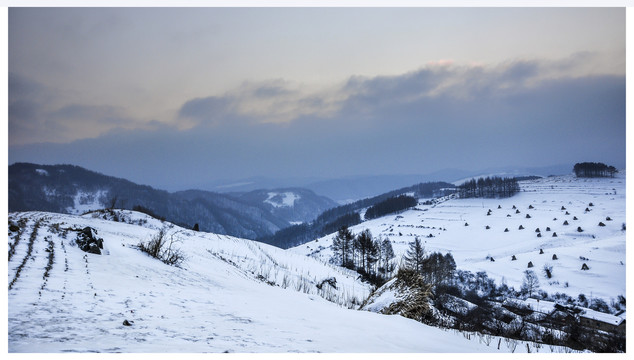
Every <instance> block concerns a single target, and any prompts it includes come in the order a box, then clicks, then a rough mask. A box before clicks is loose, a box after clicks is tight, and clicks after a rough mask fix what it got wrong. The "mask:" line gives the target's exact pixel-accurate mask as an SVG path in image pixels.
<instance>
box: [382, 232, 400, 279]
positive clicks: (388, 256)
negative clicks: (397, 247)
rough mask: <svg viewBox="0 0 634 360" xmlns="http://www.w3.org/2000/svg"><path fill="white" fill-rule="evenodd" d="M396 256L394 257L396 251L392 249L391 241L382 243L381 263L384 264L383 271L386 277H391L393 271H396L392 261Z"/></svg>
mask: <svg viewBox="0 0 634 360" xmlns="http://www.w3.org/2000/svg"><path fill="white" fill-rule="evenodd" d="M395 256H396V255H394V249H393V248H392V242H391V241H390V239H388V238H385V239H383V241H382V242H381V262H382V263H383V269H384V271H385V275H386V276H389V275H390V273H391V272H392V270H394V269H393V265H392V264H390V261H391V260H392V259H394V257H395Z"/></svg>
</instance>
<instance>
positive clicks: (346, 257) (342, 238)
mask: <svg viewBox="0 0 634 360" xmlns="http://www.w3.org/2000/svg"><path fill="white" fill-rule="evenodd" d="M353 239H354V236H353V235H352V233H351V232H350V230H349V229H348V227H347V226H342V227H341V228H340V229H339V231H338V232H337V235H336V236H335V238H334V239H333V240H332V250H333V252H334V257H335V259H336V261H337V263H338V264H339V265H340V266H344V267H347V268H351V267H353V266H354V265H353V263H352V258H351V255H352V251H353V248H352V247H353V244H352V241H353Z"/></svg>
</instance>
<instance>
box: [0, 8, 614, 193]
mask: <svg viewBox="0 0 634 360" xmlns="http://www.w3.org/2000/svg"><path fill="white" fill-rule="evenodd" d="M8 21H9V27H8V31H9V32H8V40H9V41H8V46H9V52H8V60H9V61H8V66H9V88H8V89H9V93H8V95H9V164H11V163H14V162H17V161H28V162H34V163H42V164H59V163H70V164H76V165H80V166H84V167H87V168H89V169H91V170H96V171H99V172H103V173H105V174H108V175H114V176H118V177H124V178H127V179H130V180H132V181H135V182H139V183H143V184H149V185H152V186H155V187H160V188H168V189H172V190H174V189H178V188H184V187H188V186H189V185H190V184H194V183H197V184H199V183H203V182H205V181H212V180H217V179H240V178H246V177H251V176H266V177H276V178H283V177H332V178H336V177H341V176H349V175H358V174H412V173H421V174H422V173H431V172H434V171H437V170H441V169H446V168H458V169H466V170H478V169H486V168H491V167H498V166H517V167H525V166H548V165H555V164H566V163H570V164H571V167H572V165H573V164H574V163H576V162H580V161H601V162H605V163H609V164H613V165H615V166H617V167H624V166H625V142H626V141H625V122H626V121H625V9H624V8H471V9H469V8H373V9H362V8H286V9H284V8H255V9H254V8H198V9H192V8H183V9H178V8H81V9H74V8H11V9H9V18H8Z"/></svg>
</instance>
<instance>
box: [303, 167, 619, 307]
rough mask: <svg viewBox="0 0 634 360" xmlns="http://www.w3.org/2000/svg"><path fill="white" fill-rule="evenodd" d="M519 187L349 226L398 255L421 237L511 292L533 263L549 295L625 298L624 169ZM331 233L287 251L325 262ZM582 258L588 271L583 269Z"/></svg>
mask: <svg viewBox="0 0 634 360" xmlns="http://www.w3.org/2000/svg"><path fill="white" fill-rule="evenodd" d="M520 186H521V192H520V193H519V194H517V195H515V196H513V197H511V198H506V199H455V198H451V197H448V198H444V199H440V201H439V202H436V203H435V204H433V205H423V204H422V203H423V202H424V200H426V199H420V202H419V206H417V207H416V209H412V210H409V211H405V212H403V213H401V214H398V215H390V216H385V217H382V218H379V219H374V220H371V221H366V222H363V223H361V224H359V225H357V226H354V227H352V228H351V231H352V232H353V233H355V234H358V233H360V232H361V231H363V230H364V229H370V231H371V232H372V235H373V236H374V237H379V236H380V237H383V238H389V239H390V240H391V242H392V244H393V247H394V251H395V253H396V254H397V258H400V255H402V254H404V253H405V252H406V251H407V248H408V244H409V243H410V242H411V241H413V240H414V238H415V237H416V236H419V237H420V238H421V240H424V245H425V249H426V251H428V252H432V251H439V252H442V253H443V254H444V253H447V252H450V253H451V254H452V255H453V257H454V259H455V261H456V265H457V267H458V269H461V270H470V271H472V272H478V271H486V273H487V274H488V275H489V277H491V278H494V279H495V280H496V282H497V283H498V284H500V283H502V282H504V283H506V284H507V285H509V286H513V287H515V288H516V289H519V288H520V286H521V283H522V279H523V276H524V274H523V272H524V271H525V270H527V269H528V263H529V262H531V263H532V264H533V268H532V270H534V271H535V272H536V273H537V274H538V275H539V276H540V278H539V280H540V288H541V289H542V290H544V291H547V292H548V293H549V294H554V293H556V292H560V293H565V294H568V295H570V296H573V297H577V296H578V295H579V294H584V295H586V297H588V298H591V297H594V298H596V297H600V298H603V299H604V300H606V301H607V302H608V303H609V302H610V300H611V299H613V298H616V297H617V296H618V295H624V296H625V284H626V282H625V273H626V271H625V269H626V256H625V255H626V254H625V230H623V227H624V224H625V221H626V218H625V174H624V172H622V173H621V174H618V175H617V177H616V178H594V179H590V178H587V179H578V178H575V177H574V176H556V177H547V178H543V179H539V180H531V181H522V182H520ZM489 210H490V212H489ZM564 222H567V224H568V225H565V224H564ZM600 223H601V224H602V225H605V226H602V225H600ZM487 227H488V228H487ZM520 227H523V229H522V230H520ZM507 229H508V231H505V230H507ZM579 230H581V231H579ZM555 233H556V237H555ZM333 237H334V234H330V235H327V236H324V237H323V238H320V239H317V240H315V241H313V242H310V243H307V244H304V245H301V246H298V247H296V248H293V249H291V251H294V252H296V253H300V254H306V255H311V256H313V257H316V258H319V259H322V260H324V261H327V260H329V259H330V258H331V257H332V250H331V249H330V246H331V245H332V238H333ZM540 250H543V254H540V252H541V251H540ZM513 255H515V258H516V259H517V260H512V257H513ZM555 255H556V257H555V258H554V256H555ZM491 259H493V260H491ZM555 259H556V260H555ZM584 263H585V264H586V265H587V266H588V267H589V270H581V268H582V266H583V264H584ZM545 265H547V266H552V275H553V276H552V278H551V279H547V278H546V277H545V276H544V275H543V273H542V271H543V268H544V266H545Z"/></svg>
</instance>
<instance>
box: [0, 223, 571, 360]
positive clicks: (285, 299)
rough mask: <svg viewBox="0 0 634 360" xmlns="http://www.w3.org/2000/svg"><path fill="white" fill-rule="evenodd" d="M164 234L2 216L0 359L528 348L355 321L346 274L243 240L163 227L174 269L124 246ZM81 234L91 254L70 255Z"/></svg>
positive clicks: (354, 290)
mask: <svg viewBox="0 0 634 360" xmlns="http://www.w3.org/2000/svg"><path fill="white" fill-rule="evenodd" d="M104 218H105V219H104ZM166 225H167V223H162V222H160V221H158V220H155V219H152V218H149V217H147V216H145V215H143V214H140V213H135V212H131V211H115V212H103V213H92V214H89V215H85V216H83V217H80V216H74V215H62V214H55V213H44V212H29V213H10V214H9V237H8V240H9V262H8V283H9V290H8V350H9V352H498V351H500V352H509V351H517V352H520V351H527V350H529V349H530V350H531V351H538V350H539V348H538V347H533V345H530V346H526V344H522V343H521V342H520V346H518V342H517V341H515V342H509V341H504V342H503V341H502V340H499V342H498V339H497V338H496V339H494V341H493V345H491V346H489V344H490V343H491V337H489V338H488V343H487V342H483V341H482V339H481V338H480V340H478V336H476V335H474V334H462V333H458V332H454V331H444V330H440V329H437V328H433V327H429V326H426V325H423V324H421V323H419V322H416V321H413V320H409V319H406V318H403V317H400V316H386V315H379V314H375V313H371V312H366V311H357V310H355V309H354V308H356V307H357V306H358V304H359V303H360V301H362V300H363V299H364V298H365V297H367V296H368V295H369V292H370V288H369V286H368V285H367V284H363V283H361V282H359V281H358V280H356V276H355V275H356V274H353V273H351V272H347V270H342V269H340V268H337V267H332V266H329V265H327V264H324V263H322V262H320V261H318V260H317V259H313V258H309V257H306V256H304V255H303V254H297V253H292V252H288V251H284V250H281V249H277V248H274V247H271V246H267V245H264V244H260V243H256V242H253V241H249V240H243V239H238V238H233V237H229V236H224V235H215V234H208V233H200V232H194V231H190V230H186V229H182V228H179V227H176V226H171V227H169V228H168V229H167V233H166V238H167V239H170V240H174V243H173V247H174V249H178V250H180V251H181V252H182V253H183V254H184V255H185V261H184V262H183V263H182V266H181V267H175V266H169V265H166V264H164V263H162V262H160V261H159V260H157V259H154V258H151V257H149V256H147V255H146V254H145V253H142V252H141V251H139V250H138V249H137V248H136V247H135V246H136V245H137V244H139V243H140V242H147V241H148V240H150V239H151V238H152V237H154V236H156V234H157V233H158V232H159V230H160V229H163V228H164V227H165V226H166ZM86 227H90V228H91V229H90V230H89V231H88V233H89V234H92V235H91V236H95V237H96V238H99V239H103V242H102V245H103V248H102V249H100V250H98V251H97V252H100V253H101V254H94V253H87V252H84V251H82V250H81V249H80V248H79V246H78V245H77V243H76V239H77V238H79V237H80V233H86V232H87V230H86ZM99 241H100V240H99ZM327 299H328V300H330V301H328V300H327ZM350 308H353V309H350ZM360 334H362V335H363V336H360ZM495 344H497V345H498V347H496V346H495ZM499 344H502V345H501V347H500V346H499ZM552 350H554V351H562V350H563V349H560V348H551V349H549V350H546V349H545V348H542V349H541V351H542V352H543V351H552Z"/></svg>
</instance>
